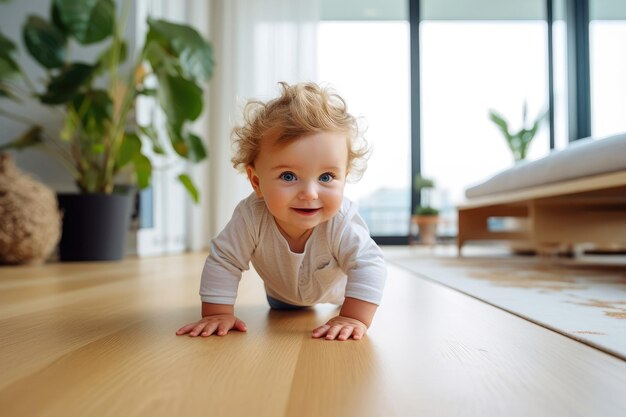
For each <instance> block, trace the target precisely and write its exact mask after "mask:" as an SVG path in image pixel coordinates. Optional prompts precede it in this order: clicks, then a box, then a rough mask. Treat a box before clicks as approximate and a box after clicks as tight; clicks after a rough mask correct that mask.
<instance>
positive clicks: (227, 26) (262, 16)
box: [187, 0, 319, 250]
mask: <svg viewBox="0 0 626 417" xmlns="http://www.w3.org/2000/svg"><path fill="white" fill-rule="evenodd" d="M194 3H202V2H192V1H188V2H187V5H188V7H189V12H191V14H192V15H193V14H194V7H198V6H197V5H196V6H194ZM211 6H212V7H211V9H210V12H209V14H210V15H211V16H210V22H211V23H210V33H209V38H210V40H211V42H212V43H213V46H214V48H215V61H216V71H215V75H214V78H213V80H212V81H211V82H210V104H209V112H208V114H209V116H208V123H207V125H208V127H207V133H206V135H205V136H206V137H208V144H209V162H208V165H207V166H206V167H204V168H200V169H194V172H193V174H194V176H195V178H196V182H197V183H199V184H200V185H201V191H202V196H203V197H202V202H201V205H200V206H198V207H191V208H190V210H189V219H190V221H189V229H188V234H189V240H188V241H189V246H190V248H191V249H193V250H197V249H201V248H203V247H206V246H207V244H208V242H209V240H210V239H211V238H212V237H213V236H215V235H216V234H217V233H219V231H220V230H221V229H222V228H223V227H224V226H225V225H226V223H227V222H228V220H229V219H230V216H231V214H232V212H233V209H234V208H235V206H236V204H237V203H238V202H239V200H241V199H242V198H244V197H245V196H247V195H248V194H249V193H250V192H251V191H252V188H251V187H250V185H249V184H248V182H247V180H246V178H245V176H244V175H241V174H238V173H237V172H236V171H235V170H234V168H233V167H232V165H231V163H230V158H231V156H232V155H231V146H230V143H231V142H230V131H231V129H232V126H233V125H234V124H235V123H237V122H238V121H239V120H240V117H241V112H242V108H243V105H244V104H245V101H246V100H247V99H250V98H258V99H262V100H266V99H269V98H271V97H274V96H275V95H276V94H277V92H278V82H279V81H286V82H289V83H295V82H300V81H309V80H315V78H316V77H315V75H316V74H315V72H316V57H315V54H316V37H317V35H316V27H317V22H318V20H319V19H318V16H319V14H318V10H319V8H318V0H214V1H213V2H212V3H211ZM199 7H201V8H204V7H205V6H202V5H201V6H199ZM199 14H201V13H200V12H199V13H198V15H199Z"/></svg>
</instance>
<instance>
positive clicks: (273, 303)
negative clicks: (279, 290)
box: [266, 294, 307, 310]
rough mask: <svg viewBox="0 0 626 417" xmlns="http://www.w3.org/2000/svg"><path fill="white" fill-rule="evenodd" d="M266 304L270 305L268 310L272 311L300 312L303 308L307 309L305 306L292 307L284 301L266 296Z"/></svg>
mask: <svg viewBox="0 0 626 417" xmlns="http://www.w3.org/2000/svg"><path fill="white" fill-rule="evenodd" d="M266 296H267V302H268V303H269V305H270V308H272V309H274V310H301V309H303V308H307V306H294V305H293V304H287V303H285V302H284V301H280V300H277V299H275V298H273V297H270V296H269V295H267V294H266Z"/></svg>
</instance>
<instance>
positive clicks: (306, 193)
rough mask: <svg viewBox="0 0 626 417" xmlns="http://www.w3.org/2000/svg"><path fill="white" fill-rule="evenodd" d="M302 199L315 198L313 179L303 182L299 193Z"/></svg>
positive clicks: (315, 186)
mask: <svg viewBox="0 0 626 417" xmlns="http://www.w3.org/2000/svg"><path fill="white" fill-rule="evenodd" d="M299 197H300V199H302V200H315V199H317V184H316V183H315V182H313V181H308V182H305V183H303V185H302V189H301V190H300V194H299Z"/></svg>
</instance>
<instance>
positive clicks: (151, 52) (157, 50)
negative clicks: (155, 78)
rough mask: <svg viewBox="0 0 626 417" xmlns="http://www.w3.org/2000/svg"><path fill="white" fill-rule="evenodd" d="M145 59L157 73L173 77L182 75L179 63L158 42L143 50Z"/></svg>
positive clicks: (147, 45)
mask: <svg viewBox="0 0 626 417" xmlns="http://www.w3.org/2000/svg"><path fill="white" fill-rule="evenodd" d="M143 57H144V59H146V60H147V61H148V62H149V63H150V66H151V67H152V70H153V71H155V72H157V71H159V72H162V73H163V72H165V73H167V74H170V75H172V76H177V75H182V73H181V71H182V70H180V69H179V68H180V66H179V65H178V62H177V61H176V59H175V58H174V57H172V56H171V55H169V54H168V53H167V51H165V48H164V47H163V46H162V45H160V44H158V43H157V42H150V43H148V44H146V46H145V48H144V50H143Z"/></svg>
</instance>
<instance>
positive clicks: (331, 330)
mask: <svg viewBox="0 0 626 417" xmlns="http://www.w3.org/2000/svg"><path fill="white" fill-rule="evenodd" d="M365 332H367V326H366V325H365V324H363V323H361V322H360V321H358V320H356V319H353V318H350V317H344V316H337V317H333V318H332V319H330V320H328V322H327V323H326V324H324V325H323V326H320V327H318V328H317V329H315V330H313V337H314V338H316V339H317V338H320V337H322V336H324V335H326V340H335V338H336V339H337V340H348V339H349V338H350V336H352V338H353V339H354V340H359V339H361V338H363V336H365Z"/></svg>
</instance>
